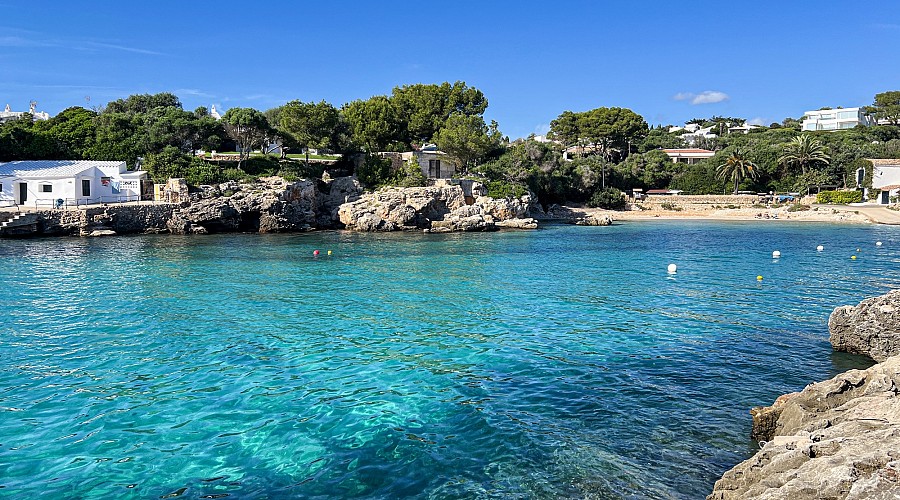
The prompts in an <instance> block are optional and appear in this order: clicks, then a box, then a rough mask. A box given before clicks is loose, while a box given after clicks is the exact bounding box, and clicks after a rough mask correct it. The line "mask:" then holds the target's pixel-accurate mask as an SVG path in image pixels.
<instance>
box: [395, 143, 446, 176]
mask: <svg viewBox="0 0 900 500" xmlns="http://www.w3.org/2000/svg"><path fill="white" fill-rule="evenodd" d="M378 156H380V157H381V158H390V160H391V167H392V168H393V169H394V170H399V169H400V168H402V167H403V163H405V162H407V161H409V160H415V161H416V163H418V164H419V168H421V169H422V175H424V176H425V177H426V178H428V179H452V178H453V176H455V175H456V171H457V165H456V163H454V162H453V160H451V159H450V158H449V157H448V156H447V153H444V152H443V151H441V150H439V149H438V147H437V146H436V145H434V144H425V145H424V146H422V147H421V148H416V149H413V150H412V151H406V152H403V153H397V152H392V151H383V152H379V153H378Z"/></svg>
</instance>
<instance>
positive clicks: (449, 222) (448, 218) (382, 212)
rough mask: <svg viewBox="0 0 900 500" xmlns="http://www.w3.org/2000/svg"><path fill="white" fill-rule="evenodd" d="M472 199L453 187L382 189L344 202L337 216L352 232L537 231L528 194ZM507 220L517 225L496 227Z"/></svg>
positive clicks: (531, 202) (530, 198)
mask: <svg viewBox="0 0 900 500" xmlns="http://www.w3.org/2000/svg"><path fill="white" fill-rule="evenodd" d="M467 198H468V199H469V203H467ZM472 198H473V197H467V196H466V195H465V192H464V191H463V189H462V188H461V187H460V186H456V185H441V186H432V187H411V188H387V189H382V190H379V191H376V192H374V193H369V194H365V195H362V196H361V197H360V198H359V199H358V200H356V201H352V202H349V203H344V204H343V205H341V206H340V208H339V209H338V211H337V214H338V219H339V220H340V222H341V223H342V224H344V226H345V227H346V228H347V229H352V230H355V231H400V230H413V229H425V230H428V231H430V232H435V233H439V232H453V231H493V230H496V229H498V228H499V227H509V228H524V229H534V228H536V227H537V222H536V221H534V220H533V219H529V218H527V217H526V216H527V214H528V213H529V211H530V210H531V209H532V206H533V201H532V197H530V196H523V197H521V198H514V199H509V198H507V199H494V198H490V197H487V196H479V197H477V198H474V199H472ZM523 219H527V221H523ZM510 220H518V222H510V223H508V224H502V225H498V223H499V222H502V221H510Z"/></svg>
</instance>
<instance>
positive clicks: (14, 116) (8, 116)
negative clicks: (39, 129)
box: [0, 101, 50, 123]
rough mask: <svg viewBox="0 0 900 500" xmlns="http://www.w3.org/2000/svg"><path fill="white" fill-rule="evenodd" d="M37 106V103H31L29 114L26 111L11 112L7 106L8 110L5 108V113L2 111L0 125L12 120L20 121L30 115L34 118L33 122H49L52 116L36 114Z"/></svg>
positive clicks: (41, 113) (0, 112)
mask: <svg viewBox="0 0 900 500" xmlns="http://www.w3.org/2000/svg"><path fill="white" fill-rule="evenodd" d="M36 106H37V103H36V102H34V101H31V106H30V107H29V108H28V112H25V111H11V110H10V109H9V104H7V105H6V108H4V109H3V111H0V123H4V122H8V121H12V120H18V119H19V118H21V117H22V116H24V115H26V114H30V115H31V117H32V120H34V121H38V120H49V119H50V114H48V113H45V112H43V111H41V112H36V111H35V110H34V108H35V107H36Z"/></svg>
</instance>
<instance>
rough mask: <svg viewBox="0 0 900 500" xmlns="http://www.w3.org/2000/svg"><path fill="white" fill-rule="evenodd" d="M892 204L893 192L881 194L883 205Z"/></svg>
mask: <svg viewBox="0 0 900 500" xmlns="http://www.w3.org/2000/svg"><path fill="white" fill-rule="evenodd" d="M890 202H891V192H890V191H882V192H881V204H882V205H888V204H889V203H890Z"/></svg>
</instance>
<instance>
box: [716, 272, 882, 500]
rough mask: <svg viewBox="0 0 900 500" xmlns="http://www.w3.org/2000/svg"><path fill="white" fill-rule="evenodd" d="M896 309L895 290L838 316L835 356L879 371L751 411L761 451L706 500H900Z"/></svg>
mask: <svg viewBox="0 0 900 500" xmlns="http://www.w3.org/2000/svg"><path fill="white" fill-rule="evenodd" d="M898 309H900V292H898V291H896V290H895V291H892V292H890V293H888V294H886V295H883V296H880V297H875V298H872V299H867V300H864V301H862V302H861V303H860V304H859V305H857V306H852V307H851V306H847V307H839V308H837V309H835V311H834V312H833V313H832V315H831V318H830V319H829V329H830V330H831V341H832V344H833V345H834V347H835V349H839V350H846V351H849V352H854V353H859V354H865V355H867V356H869V357H871V358H873V359H875V360H878V361H881V363H880V364H876V365H874V366H872V367H870V368H868V369H867V370H850V371H847V372H845V373H842V374H840V375H838V376H836V377H834V378H832V379H831V380H827V381H825V382H819V383H816V384H811V385H809V386H807V387H806V388H805V389H803V390H802V391H801V392H799V393H794V394H788V395H785V396H781V397H779V398H778V400H776V402H775V404H774V405H772V406H770V407H765V408H754V409H753V410H751V413H752V415H753V437H754V439H757V440H760V441H761V443H760V444H761V445H762V449H761V450H760V451H759V452H757V453H756V455H754V456H753V457H752V458H750V459H748V460H745V461H744V462H742V463H740V464H738V465H737V466H735V467H734V468H733V469H731V470H730V471H728V472H726V473H725V474H724V475H723V476H722V478H721V479H720V480H719V481H717V482H716V484H715V487H714V489H713V492H712V494H710V495H709V496H708V497H707V498H708V499H714V500H726V499H753V498H760V499H761V498H766V499H774V498H785V499H788V498H789V499H791V500H804V499H810V500H811V499H820V498H835V499H863V498H884V499H887V498H900V355H898V354H900V353H898V352H897V337H898V325H900V321H898V320H900V317H898V313H897V311H898Z"/></svg>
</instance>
